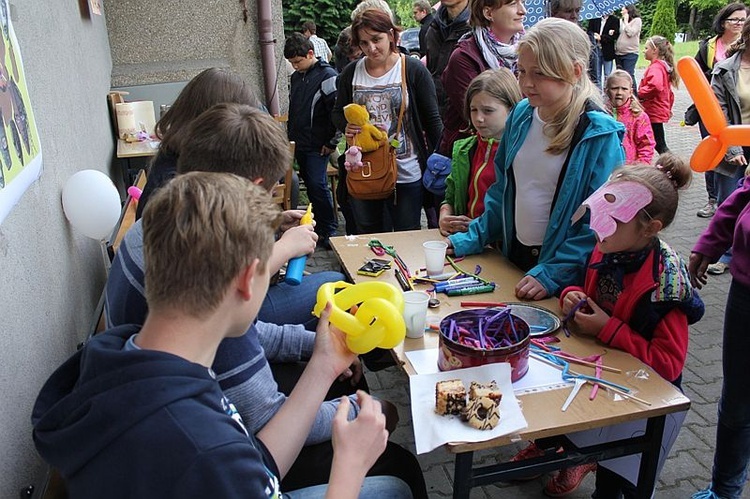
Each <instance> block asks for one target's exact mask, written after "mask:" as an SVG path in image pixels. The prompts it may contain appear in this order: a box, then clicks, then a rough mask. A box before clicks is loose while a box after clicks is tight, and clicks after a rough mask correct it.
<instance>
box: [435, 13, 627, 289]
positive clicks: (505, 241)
mask: <svg viewBox="0 0 750 499" xmlns="http://www.w3.org/2000/svg"><path fill="white" fill-rule="evenodd" d="M590 51H591V45H590V43H589V40H588V37H587V36H586V33H585V32H583V31H582V30H581V29H580V28H579V27H578V26H577V25H575V24H574V23H571V22H569V21H565V20H561V19H556V18H549V19H544V20H542V21H540V22H539V23H537V24H536V25H535V26H534V27H533V28H531V29H530V30H529V31H528V32H527V34H526V36H525V37H524V38H523V39H522V40H521V42H520V43H519V45H518V79H519V83H520V85H521V91H522V92H523V94H524V95H526V97H527V98H526V99H524V100H522V101H521V102H520V103H519V104H518V105H516V107H515V108H513V110H512V111H511V114H510V116H509V117H508V121H507V124H506V128H505V133H504V135H503V137H502V139H501V140H500V145H499V147H498V151H497V154H496V155H495V170H496V177H497V180H496V182H495V183H494V184H493V185H492V186H491V187H490V188H489V190H488V191H487V194H486V196H485V199H484V208H485V210H484V213H483V214H482V216H480V217H479V218H476V219H474V220H472V222H471V223H470V224H469V230H468V232H464V233H457V234H453V235H451V236H450V237H449V238H448V244H449V246H452V247H453V251H454V253H455V254H456V255H459V256H461V255H468V254H474V253H480V252H481V251H482V250H483V249H484V247H485V246H486V245H487V244H490V243H494V242H499V243H500V247H501V249H502V252H503V254H504V255H505V256H507V257H508V258H509V259H510V261H511V262H513V263H514V264H515V265H517V266H518V267H520V268H521V269H522V270H524V271H525V272H526V275H525V276H524V277H523V278H522V279H521V280H520V281H519V282H518V284H517V285H516V288H515V292H516V296H517V297H519V298H525V299H532V300H540V299H543V298H546V297H548V296H550V295H555V294H558V293H559V292H560V291H561V290H562V289H563V288H565V287H566V286H568V285H571V284H573V283H576V282H580V281H581V280H582V279H583V270H584V269H585V266H586V258H587V256H588V254H589V253H591V251H592V249H593V248H594V243H595V238H594V234H593V232H592V231H591V229H590V228H589V226H588V218H585V219H584V220H581V221H578V222H577V223H572V222H571V217H572V216H573V213H574V212H575V211H576V209H577V208H578V206H580V204H581V203H582V202H583V200H584V199H586V198H587V197H589V196H590V195H591V194H592V193H593V192H594V191H595V190H596V189H598V188H599V187H600V186H601V185H602V184H603V183H604V182H605V181H606V180H607V178H608V177H609V174H610V173H611V172H612V170H614V168H615V167H617V166H620V165H621V164H622V163H623V162H624V160H625V154H624V151H623V149H622V145H621V144H622V138H623V133H624V127H623V126H622V124H620V123H618V122H617V121H616V120H614V119H613V118H612V117H611V116H609V115H608V114H607V113H606V112H605V111H604V107H603V105H602V102H601V97H600V95H599V92H598V90H597V89H596V87H595V86H594V85H593V84H592V83H591V81H590V80H589V79H588V77H587V73H586V72H587V69H588V61H589V52H590ZM516 193H518V194H520V195H516Z"/></svg>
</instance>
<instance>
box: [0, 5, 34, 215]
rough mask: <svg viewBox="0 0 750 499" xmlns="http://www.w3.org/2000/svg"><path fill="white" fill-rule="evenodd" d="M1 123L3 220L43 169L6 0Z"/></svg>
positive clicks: (0, 19) (0, 38) (0, 29)
mask: <svg viewBox="0 0 750 499" xmlns="http://www.w3.org/2000/svg"><path fill="white" fill-rule="evenodd" d="M0 125H1V126H2V130H0V223H2V222H3V220H5V217H6V216H8V213H10V211H11V210H12V209H13V207H14V206H15V205H16V203H18V200H19V199H21V196H22V195H23V193H24V192H26V189H28V188H29V186H30V185H31V184H32V183H34V181H36V180H37V179H38V178H39V176H40V175H41V173H42V148H41V144H40V142H39V133H38V132H37V129H36V121H34V112H33V111H32V109H31V101H30V99H29V92H28V88H27V86H26V74H25V72H24V68H23V61H22V60H21V49H20V47H19V46H18V40H17V39H16V35H15V33H14V31H13V25H12V23H11V20H10V10H9V8H8V0H0Z"/></svg>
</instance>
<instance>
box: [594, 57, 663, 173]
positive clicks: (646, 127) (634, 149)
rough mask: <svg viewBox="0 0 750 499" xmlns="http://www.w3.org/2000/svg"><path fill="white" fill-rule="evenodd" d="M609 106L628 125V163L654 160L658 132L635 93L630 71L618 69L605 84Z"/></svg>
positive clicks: (626, 151)
mask: <svg viewBox="0 0 750 499" xmlns="http://www.w3.org/2000/svg"><path fill="white" fill-rule="evenodd" d="M604 90H605V91H606V93H607V109H608V111H609V112H610V114H612V116H614V117H615V119H616V120H617V121H619V122H620V123H622V124H623V125H625V137H624V138H623V140H622V147H623V148H624V149H625V161H626V163H627V164H631V165H632V164H636V163H644V164H647V165H650V164H651V160H652V159H653V157H654V145H655V142H654V132H653V130H652V129H651V122H650V120H649V117H648V114H646V112H645V111H644V110H643V107H642V106H641V104H640V103H639V102H638V99H636V98H634V97H633V79H632V78H631V77H630V74H629V73H628V72H627V71H624V70H622V69H617V70H615V71H613V72H612V74H610V75H609V76H608V77H607V80H606V82H605V84H604Z"/></svg>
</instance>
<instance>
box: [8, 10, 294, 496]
mask: <svg viewBox="0 0 750 499" xmlns="http://www.w3.org/2000/svg"><path fill="white" fill-rule="evenodd" d="M272 2H273V5H272V12H273V16H274V19H273V25H274V35H275V37H276V40H277V44H276V46H275V51H276V61H277V68H278V70H279V74H280V75H279V78H278V88H279V101H280V103H281V112H282V113H283V112H286V101H287V99H286V96H287V93H288V90H287V88H288V87H287V76H286V71H285V65H284V64H283V63H284V61H283V39H284V37H283V23H282V17H281V12H282V11H281V1H280V0H272ZM10 4H11V18H12V20H13V23H14V26H15V29H16V33H17V36H18V39H19V45H20V46H21V50H22V55H23V58H24V66H25V70H26V74H27V80H28V82H29V84H28V85H29V93H30V96H31V103H32V105H33V109H34V112H35V116H36V121H37V124H38V128H39V136H40V140H41V143H42V152H43V155H44V171H43V173H42V177H41V179H40V180H39V181H38V182H36V183H35V184H34V185H32V187H31V188H30V189H29V191H27V192H26V194H25V195H24V196H23V198H22V199H21V202H20V203H19V204H18V206H17V207H16V208H15V209H14V210H13V211H12V212H11V214H10V215H9V216H8V218H7V219H6V220H5V221H4V222H3V223H2V224H1V225H0V262H2V277H1V278H0V296H1V297H2V298H1V299H0V320H2V329H0V448H2V450H3V452H2V453H0V497H17V494H18V491H19V489H20V488H21V487H23V486H25V485H28V484H32V483H35V484H36V485H37V486H39V485H40V477H41V476H42V474H43V471H44V466H43V464H42V463H41V461H40V460H39V458H38V456H37V454H36V451H35V450H34V446H33V442H32V439H31V425H30V416H31V409H32V406H33V403H34V400H35V398H36V395H37V393H38V391H39V389H40V388H41V385H42V384H43V383H44V381H45V380H46V378H47V377H48V376H49V375H50V374H51V372H52V371H53V370H54V369H55V368H56V367H57V366H58V365H60V363H61V362H62V361H63V360H64V359H65V358H67V357H68V356H69V355H70V354H72V353H73V352H74V351H75V349H76V345H77V344H78V343H79V342H81V341H82V340H83V339H84V338H85V336H86V334H87V332H88V329H89V326H90V323H91V320H92V315H93V311H94V308H95V306H96V304H97V301H98V299H99V296H100V293H101V290H102V288H103V286H104V281H105V278H106V276H105V271H104V265H103V258H102V255H101V251H100V248H99V244H98V242H96V241H93V240H90V239H88V238H86V237H84V236H82V235H80V234H78V233H76V232H75V231H74V230H73V229H72V228H71V227H70V225H69V224H68V222H67V220H66V219H65V216H64V214H63V211H62V207H61V202H60V193H61V189H62V186H63V185H64V183H65V181H66V180H67V179H68V178H69V177H70V176H71V175H72V174H73V173H75V172H76V171H78V170H82V169H89V168H93V169H98V170H102V171H104V172H106V173H108V174H109V175H110V176H111V178H113V179H116V180H117V179H119V178H120V172H119V170H117V168H116V166H117V165H116V164H113V161H112V156H113V150H114V144H113V139H112V134H111V128H110V123H109V112H108V109H107V105H106V98H105V97H106V94H107V91H108V90H109V89H110V88H111V87H123V86H134V85H151V84H164V83H169V82H184V81H187V80H189V79H190V78H192V77H193V76H194V75H196V74H197V73H199V72H200V71H202V70H203V69H205V68H208V67H214V66H217V67H225V68H231V69H232V70H234V71H236V72H237V73H239V74H240V75H242V76H243V77H244V78H245V79H246V80H247V81H249V82H251V83H252V84H253V85H254V86H255V88H256V89H257V92H258V95H259V96H261V97H262V96H263V94H264V92H263V88H264V87H263V79H262V69H261V64H260V48H259V44H258V33H257V27H256V22H255V21H256V19H257V14H256V6H255V2H254V1H253V0H247V7H248V22H247V23H245V22H243V20H242V17H243V13H242V3H241V2H238V1H237V0H209V1H205V2H186V1H184V0H180V1H176V0H160V1H158V2H153V1H152V0H111V1H106V2H105V5H104V10H105V12H104V16H96V15H91V16H90V17H89V16H88V15H87V12H88V8H87V7H86V4H87V0H78V1H77V2H76V1H63V2H59V1H49V0H10ZM84 13H86V15H84ZM157 112H158V110H157Z"/></svg>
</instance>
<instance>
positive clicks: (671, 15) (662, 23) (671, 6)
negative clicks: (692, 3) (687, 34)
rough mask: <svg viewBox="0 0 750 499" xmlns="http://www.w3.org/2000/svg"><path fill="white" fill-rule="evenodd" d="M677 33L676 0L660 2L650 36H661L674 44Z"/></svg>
mask: <svg viewBox="0 0 750 499" xmlns="http://www.w3.org/2000/svg"><path fill="white" fill-rule="evenodd" d="M676 32H677V20H676V14H675V0H658V1H657V2H656V12H654V20H653V22H652V23H651V31H650V35H649V36H654V35H660V36H663V37H664V38H666V39H667V40H669V41H670V43H674V35H675V33H676Z"/></svg>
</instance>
